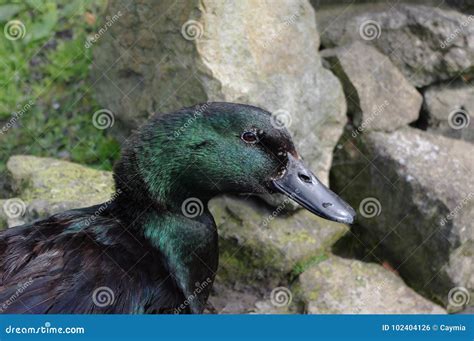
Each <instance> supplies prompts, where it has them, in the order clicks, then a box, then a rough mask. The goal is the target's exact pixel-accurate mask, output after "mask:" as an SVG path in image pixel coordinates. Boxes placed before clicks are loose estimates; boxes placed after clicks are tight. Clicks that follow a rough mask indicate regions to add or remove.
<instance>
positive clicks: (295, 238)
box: [281, 230, 317, 244]
mask: <svg viewBox="0 0 474 341" xmlns="http://www.w3.org/2000/svg"><path fill="white" fill-rule="evenodd" d="M316 242H317V241H316V239H314V238H313V237H312V236H311V235H310V234H309V233H308V232H307V231H304V230H301V231H299V232H296V233H291V234H288V235H285V236H282V238H281V243H283V244H286V243H308V244H316Z"/></svg>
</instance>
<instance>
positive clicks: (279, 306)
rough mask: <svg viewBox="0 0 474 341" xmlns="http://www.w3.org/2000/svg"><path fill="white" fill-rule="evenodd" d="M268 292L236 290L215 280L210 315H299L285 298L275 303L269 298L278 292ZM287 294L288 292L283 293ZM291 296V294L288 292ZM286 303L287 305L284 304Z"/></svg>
mask: <svg viewBox="0 0 474 341" xmlns="http://www.w3.org/2000/svg"><path fill="white" fill-rule="evenodd" d="M275 289H276V290H275V291H273V290H272V291H269V292H267V293H265V294H263V295H262V294H261V293H259V292H256V291H255V290H252V289H249V288H246V290H236V289H234V288H230V287H229V286H226V285H223V284H222V283H219V281H218V280H217V281H216V282H215V283H214V286H213V291H212V293H211V296H210V297H209V303H210V304H211V306H212V308H213V310H214V311H213V312H212V313H217V314H289V313H299V311H298V310H297V307H296V306H295V305H292V301H291V300H289V299H287V301H284V300H285V299H286V298H285V297H286V296H284V294H283V296H281V295H282V292H280V300H279V301H275V297H274V298H273V301H272V298H271V295H272V292H273V293H274V295H275V294H277V295H278V290H280V289H281V288H278V287H277V288H275ZM287 290H288V289H287ZM285 292H288V291H285ZM289 293H290V295H291V292H289ZM286 303H288V304H286Z"/></svg>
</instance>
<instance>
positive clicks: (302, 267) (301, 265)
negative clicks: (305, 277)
mask: <svg viewBox="0 0 474 341" xmlns="http://www.w3.org/2000/svg"><path fill="white" fill-rule="evenodd" d="M328 257H329V256H328V254H327V253H320V254H318V255H314V256H311V257H309V258H307V259H305V260H303V261H300V262H297V263H296V265H295V266H294V268H293V270H292V271H291V274H290V280H291V281H293V280H294V279H295V278H296V277H298V276H299V275H300V274H302V273H303V272H304V271H306V270H307V269H308V268H310V267H311V266H314V265H317V264H319V263H321V262H322V261H325V260H326V259H328Z"/></svg>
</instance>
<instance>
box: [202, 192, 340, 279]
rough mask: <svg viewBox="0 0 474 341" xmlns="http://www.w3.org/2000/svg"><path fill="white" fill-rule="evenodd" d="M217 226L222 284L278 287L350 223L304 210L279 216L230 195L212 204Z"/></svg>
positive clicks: (322, 249) (324, 250)
mask: <svg viewBox="0 0 474 341" xmlns="http://www.w3.org/2000/svg"><path fill="white" fill-rule="evenodd" d="M209 209H210V211H211V212H212V214H213V216H214V219H215V221H216V224H217V226H218V230H219V238H220V239H219V245H220V261H219V272H218V275H219V277H220V278H221V279H222V282H223V283H230V284H232V285H235V284H237V285H239V284H243V285H248V286H254V287H260V288H262V287H266V288H274V287H276V286H278V285H279V284H280V283H281V281H282V280H284V279H286V278H290V277H291V276H294V275H297V274H298V273H299V272H300V271H301V268H304V267H305V266H306V265H307V264H309V263H311V262H313V261H314V259H315V258H317V257H320V256H321V254H324V253H325V252H327V250H328V249H329V248H330V247H331V245H332V244H333V243H334V242H335V241H336V240H337V239H338V238H339V237H341V236H342V235H343V234H344V233H345V232H347V226H346V225H343V224H338V223H334V222H330V221H327V220H323V219H322V218H319V217H316V216H314V215H313V214H311V213H309V212H307V211H306V210H300V211H297V212H296V213H294V214H292V215H291V216H281V215H280V214H279V213H280V210H279V209H278V208H277V209H275V210H274V211H273V212H272V211H270V210H269V209H268V208H267V207H263V206H262V205H259V204H258V203H257V202H255V201H253V200H251V199H248V200H243V199H238V198H233V197H228V196H223V197H220V198H216V199H213V200H212V201H211V202H210V204H209Z"/></svg>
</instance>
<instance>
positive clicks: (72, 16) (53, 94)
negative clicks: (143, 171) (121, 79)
mask: <svg viewBox="0 0 474 341" xmlns="http://www.w3.org/2000/svg"><path fill="white" fill-rule="evenodd" d="M106 5H107V4H106V2H105V1H99V0H94V1H90V0H89V1H88V0H72V1H71V0H60V1H54V2H53V1H40V0H27V1H5V0H0V28H1V29H2V30H1V32H0V89H1V91H0V143H1V146H2V147H1V148H0V171H2V170H3V169H4V168H5V163H6V161H7V159H8V157H9V156H10V155H12V154H32V155H38V156H50V157H63V158H67V159H70V160H72V161H74V162H79V163H85V164H89V165H92V166H94V167H96V168H100V169H106V170H109V169H111V166H112V163H113V161H114V160H115V159H116V158H117V156H118V153H119V145H118V143H117V142H116V140H115V139H113V138H112V137H111V136H109V135H108V133H107V130H98V129H97V128H95V127H94V125H93V124H92V115H93V113H94V112H95V111H97V110H99V109H101V107H100V106H99V105H98V104H97V103H96V102H95V101H94V99H93V96H92V89H91V88H90V86H91V84H90V82H89V81H88V80H89V78H88V77H89V71H90V65H91V63H92V51H91V49H92V48H93V47H92V48H86V47H85V42H86V38H87V35H88V34H93V33H94V32H96V31H97V30H98V28H99V27H100V23H97V22H96V21H95V18H101V17H104V15H105V14H104V10H105V6H106ZM12 21H16V22H17V23H18V22H20V23H21V24H22V25H23V26H24V30H23V31H20V33H19V34H20V35H21V37H20V38H19V39H16V40H15V39H13V40H12V39H7V38H8V37H7V33H6V31H7V29H8V27H6V26H8V23H11V22H12ZM20 29H21V27H20ZM2 128H3V129H2ZM5 128H6V129H5Z"/></svg>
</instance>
